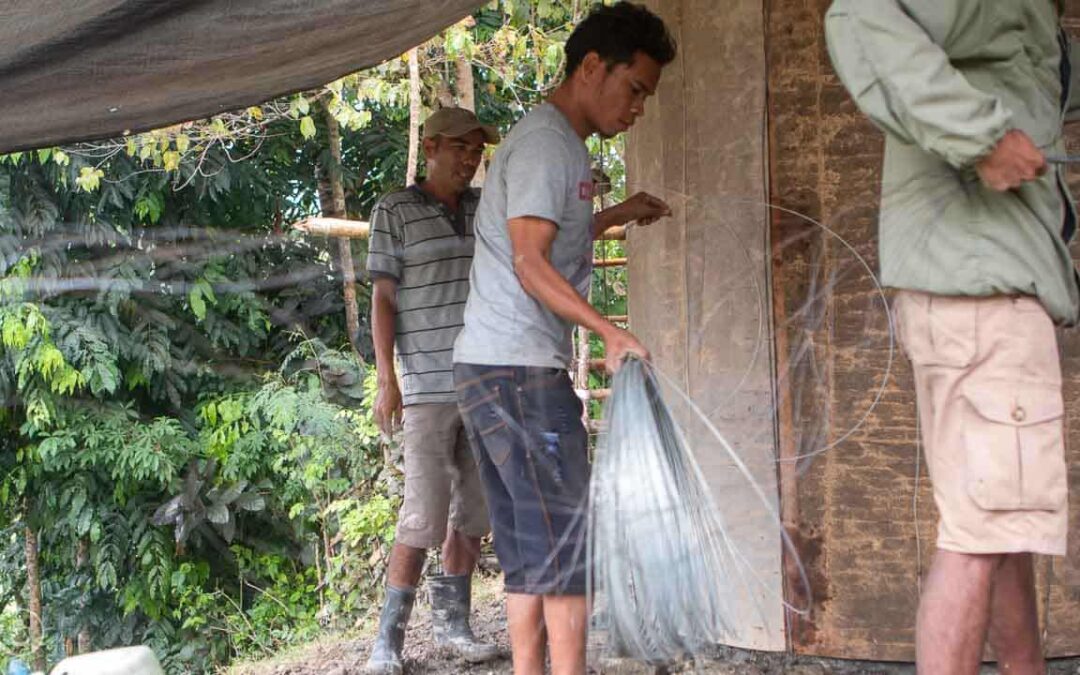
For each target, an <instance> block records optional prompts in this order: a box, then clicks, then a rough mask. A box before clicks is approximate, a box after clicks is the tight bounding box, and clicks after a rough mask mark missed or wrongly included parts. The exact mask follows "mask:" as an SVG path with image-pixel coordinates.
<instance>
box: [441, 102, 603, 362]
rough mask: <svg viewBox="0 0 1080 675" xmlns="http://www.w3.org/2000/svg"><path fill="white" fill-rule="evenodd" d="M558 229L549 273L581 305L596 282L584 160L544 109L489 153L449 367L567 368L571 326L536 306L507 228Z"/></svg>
mask: <svg viewBox="0 0 1080 675" xmlns="http://www.w3.org/2000/svg"><path fill="white" fill-rule="evenodd" d="M523 216H534V217H536V218H543V219H545V220H550V221H552V222H553V223H555V224H556V225H557V226H558V233H557V234H556V236H555V241H554V242H553V243H552V246H551V264H552V265H553V266H554V267H555V269H556V270H558V272H559V274H561V275H562V276H563V277H564V278H566V280H567V281H569V282H570V284H571V285H573V286H574V287H575V288H576V289H577V291H578V292H579V293H581V295H582V297H585V296H586V295H587V294H588V292H589V284H590V282H591V280H592V257H593V247H592V222H593V181H592V172H591V169H590V162H589V151H588V149H587V148H586V147H585V143H584V142H583V141H582V140H581V138H580V137H579V136H578V135H577V133H575V132H574V129H573V127H571V126H570V122H569V121H568V120H567V119H566V117H565V116H564V115H563V114H562V113H561V112H560V111H559V109H558V108H556V107H555V106H553V105H551V104H550V103H547V104H544V105H541V106H540V107H538V108H535V109H534V110H533V111H532V112H530V113H529V114H528V115H526V116H525V118H524V119H522V120H521V121H520V122H518V123H517V124H516V125H514V128H513V129H511V130H510V134H509V135H508V136H507V137H506V140H505V141H503V143H502V145H501V146H499V149H498V150H497V151H496V152H495V157H494V158H493V160H492V162H491V167H490V168H489V170H488V174H487V179H486V180H485V181H484V190H483V195H482V196H481V198H480V206H479V207H478V209H477V212H476V223H475V231H476V253H475V257H474V258H473V266H472V272H471V274H470V277H469V285H470V292H469V299H468V302H467V303H466V305H465V327H464V328H462V330H461V333H460V334H459V335H458V338H457V341H456V342H455V343H454V362H455V363H473V364H479V365H491V366H537V367H541V368H567V367H568V366H569V364H570V360H571V358H572V355H573V349H572V346H571V333H572V330H573V326H571V325H570V324H569V323H568V322H566V321H564V320H563V319H561V318H559V317H558V316H556V315H555V314H554V313H552V312H551V311H550V310H548V309H547V308H546V307H544V306H543V305H541V304H540V303H539V302H538V301H536V300H534V299H533V298H532V297H531V296H530V295H529V294H527V293H526V292H525V289H523V288H522V287H521V282H519V281H518V278H517V276H516V275H515V274H514V263H513V251H512V247H511V245H510V235H509V232H508V230H507V227H506V223H507V221H508V220H510V219H512V218H520V217H523Z"/></svg>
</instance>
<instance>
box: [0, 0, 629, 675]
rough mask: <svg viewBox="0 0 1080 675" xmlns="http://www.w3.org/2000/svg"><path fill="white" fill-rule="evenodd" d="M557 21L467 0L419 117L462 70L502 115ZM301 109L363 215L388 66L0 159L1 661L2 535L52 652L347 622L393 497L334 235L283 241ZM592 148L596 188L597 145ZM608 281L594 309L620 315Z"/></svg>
mask: <svg viewBox="0 0 1080 675" xmlns="http://www.w3.org/2000/svg"><path fill="white" fill-rule="evenodd" d="M584 9H585V3H580V6H579V3H576V2H574V3H572V2H570V0H537V1H536V2H532V3H530V2H525V1H524V0H514V1H511V0H503V1H502V2H493V3H491V4H490V5H489V6H487V7H485V8H484V9H482V10H480V11H479V12H477V13H476V14H475V15H474V16H473V17H471V18H470V19H467V20H465V21H463V22H461V23H459V24H457V25H455V26H453V27H451V28H450V29H448V30H447V31H446V32H445V33H444V34H443V35H441V36H439V37H437V38H435V39H433V40H431V41H429V42H428V43H426V44H425V45H422V46H421V47H420V56H421V59H420V60H421V71H422V77H423V92H424V93H423V97H424V100H425V101H427V102H428V103H429V106H428V109H430V108H431V107H433V106H434V105H435V101H436V100H437V99H439V98H440V97H441V96H442V94H443V92H444V91H445V90H447V89H453V87H454V86H456V82H455V79H456V77H457V75H456V70H455V68H454V67H453V65H454V64H455V63H456V62H457V61H459V60H468V61H469V62H471V63H472V65H473V73H474V76H475V79H476V94H477V97H476V100H477V105H478V108H479V114H480V116H481V117H482V118H484V119H485V120H486V121H490V122H492V123H495V124H497V125H499V126H501V127H502V128H503V129H504V130H506V129H508V128H509V126H510V125H511V124H512V123H513V122H514V121H516V119H518V118H519V117H520V116H521V115H522V114H523V113H524V112H525V110H526V109H527V108H529V107H531V106H532V105H535V104H536V103H538V102H539V101H540V100H541V99H542V98H543V96H544V95H545V94H546V92H548V91H549V90H550V89H551V88H552V87H553V86H554V85H555V84H557V82H558V81H559V78H560V76H561V75H560V72H559V69H560V68H561V49H560V47H561V43H562V40H564V39H565V37H566V35H568V33H569V30H570V27H571V25H572V23H573V21H574V20H575V19H576V18H579V17H575V16H574V12H575V11H577V12H578V13H579V15H580V13H581V12H583V11H584ZM327 113H328V114H329V115H331V116H332V117H333V118H334V119H335V120H336V121H337V122H338V124H339V125H340V127H341V136H342V143H343V148H342V162H341V166H340V167H335V168H340V170H341V176H342V182H343V185H344V189H345V195H346V206H347V210H348V211H349V213H350V215H351V216H352V217H358V218H363V217H364V216H365V215H366V214H368V213H369V212H370V209H371V207H372V205H373V204H374V202H375V200H376V199H377V198H378V197H379V196H380V195H382V194H384V193H385V192H387V191H388V190H390V189H392V188H396V187H399V186H400V183H401V182H402V179H403V177H404V175H405V165H406V161H407V155H408V148H407V142H406V139H407V129H408V121H409V113H408V71H407V68H406V63H405V61H404V60H402V59H398V58H396V59H391V60H390V61H388V62H386V63H384V64H381V65H379V66H377V67H375V68H372V69H369V70H367V71H364V72H362V73H357V74H353V75H350V76H348V77H345V78H342V79H341V80H338V81H336V82H332V83H330V84H328V85H326V86H325V87H321V88H318V89H316V90H312V91H307V92H302V93H299V94H296V95H292V96H289V97H285V98H282V99H279V100H275V101H270V102H267V103H264V104H262V105H259V106H254V107H251V108H248V109H247V110H244V111H240V112H235V113H229V114H224V115H219V116H216V117H214V118H211V119H209V120H202V121H195V122H188V123H184V124H180V125H176V126H173V127H170V128H167V129H161V130H156V131H151V132H147V133H144V134H137V135H128V136H124V137H122V138H117V139H112V140H104V141H96V142H94V143H92V144H81V145H76V146H72V147H65V148H62V149H61V148H45V149H41V150H37V151H34V152H25V153H17V154H13V155H8V156H6V157H0V343H2V345H3V348H2V350H0V398H2V400H4V401H5V405H4V406H2V407H0V506H2V507H3V508H2V510H0V514H2V515H0V608H2V611H0V650H2V651H4V652H5V653H9V652H10V653H19V654H25V653H26V648H27V645H26V632H25V612H26V610H25V607H26V597H25V590H26V589H25V584H26V580H25V579H26V575H25V560H24V557H23V555H24V549H23V545H24V541H23V538H22V537H23V533H24V532H25V530H26V528H27V527H29V528H32V529H34V530H35V531H36V532H37V533H38V536H39V539H40V542H39V548H40V554H41V565H40V572H41V576H42V584H41V586H42V588H41V590H42V597H43V604H44V616H43V620H44V625H45V633H46V642H47V644H48V647H49V654H50V657H51V658H56V657H59V656H60V655H61V650H62V645H63V641H64V640H65V639H66V638H70V637H72V636H73V635H75V634H76V633H77V632H78V631H79V630H81V629H82V628H86V627H89V628H90V629H91V632H92V638H93V644H94V646H95V647H97V648H103V647H110V646H119V645H125V644H134V643H139V642H145V643H148V644H150V645H151V646H152V647H153V648H154V650H155V652H156V653H157V654H158V656H159V658H161V660H162V662H163V664H164V665H165V667H166V670H167V672H169V673H199V672H210V671H212V670H214V669H215V668H216V667H217V666H218V665H220V664H222V663H224V662H226V661H228V660H229V659H231V658H234V657H236V656H238V655H240V656H254V655H259V654H267V653H272V652H274V651H276V650H278V649H280V648H281V647H283V646H284V645H287V644H289V643H292V642H295V641H299V640H306V639H309V638H310V637H312V636H313V635H314V634H315V633H316V632H317V631H318V630H320V629H321V628H323V627H326V626H336V627H342V626H349V625H352V624H353V623H354V622H355V620H356V619H357V618H358V617H359V616H361V615H364V614H366V613H369V612H372V611H374V609H375V608H374V607H372V605H371V599H372V597H373V596H374V595H375V593H376V592H377V590H378V587H379V586H380V585H381V581H382V574H383V567H382V565H383V564H384V563H383V561H385V559H386V556H387V553H388V550H389V546H390V544H391V542H392V539H393V533H394V526H395V518H396V512H397V508H398V505H399V497H398V496H397V494H398V492H399V490H398V489H397V487H396V486H395V485H394V483H395V481H396V477H395V476H394V472H393V470H392V469H390V468H389V467H388V468H384V467H383V449H382V447H381V442H380V439H379V435H378V432H377V430H376V427H375V425H374V423H373V421H372V419H371V415H370V400H371V394H372V390H373V386H372V384H373V382H374V373H373V372H372V369H371V368H370V367H369V366H367V365H366V363H365V362H364V361H363V360H362V359H364V358H369V357H370V354H362V355H359V357H358V355H356V354H354V353H352V350H351V347H350V346H349V342H348V340H347V338H346V334H345V330H344V326H343V314H344V312H343V311H342V310H343V307H342V299H341V284H340V272H339V271H338V270H337V269H336V259H337V256H336V247H331V246H329V243H330V242H325V241H318V240H307V239H304V238H302V237H300V236H297V235H293V234H291V233H289V232H288V231H287V224H288V223H291V222H294V221H296V220H299V219H301V218H303V217H306V216H310V215H314V214H317V213H318V212H319V208H320V204H319V195H320V187H325V186H321V185H320V182H319V178H318V176H319V175H320V174H325V169H326V167H327V162H328V148H327V145H326V143H327V138H328V134H327V133H326V126H325V124H326V117H325V116H326V114H327ZM591 149H592V151H593V152H594V154H596V155H598V156H601V157H603V165H604V169H605V171H607V173H608V174H609V175H610V176H611V177H612V179H613V182H614V183H615V184H616V191H618V190H621V189H622V167H621V161H620V159H619V154H620V152H621V149H620V147H619V146H618V143H617V142H616V143H608V144H604V145H600V146H596V147H592V148H591ZM318 168H322V169H323V171H318V170H317V169H318ZM606 246H608V247H609V248H608V249H607V253H608V254H609V255H612V256H616V255H621V248H619V247H618V245H617V244H607V245H606ZM362 249H363V246H362V245H359V246H357V251H356V252H355V254H354V258H355V259H356V260H357V262H358V263H359V264H362V262H363V260H364V256H363V250H362ZM610 274H613V275H618V274H620V273H618V272H610ZM613 278H614V281H613V282H611V281H610V280H609V283H605V284H602V283H601V281H600V277H598V278H597V279H598V280H597V286H596V288H594V298H598V297H601V296H603V298H604V299H603V305H604V309H605V311H607V312H608V313H625V283H624V280H621V279H622V278H621V277H613ZM620 284H622V285H621V286H620ZM605 288H606V289H608V290H610V289H615V292H614V295H613V296H611V297H609V295H610V294H609V295H603V294H602V293H601V290H603V289H605ZM358 291H359V296H360V298H359V302H360V304H361V307H360V308H359V309H360V314H361V316H366V315H367V309H368V302H369V295H368V290H367V288H366V287H365V286H364V285H363V284H361V285H360V287H359V288H358ZM606 292H607V291H605V293H606ZM368 332H369V331H368V327H367V326H366V325H362V326H361V336H360V340H361V343H365V344H366V343H368V342H369V340H368V339H367V337H368Z"/></svg>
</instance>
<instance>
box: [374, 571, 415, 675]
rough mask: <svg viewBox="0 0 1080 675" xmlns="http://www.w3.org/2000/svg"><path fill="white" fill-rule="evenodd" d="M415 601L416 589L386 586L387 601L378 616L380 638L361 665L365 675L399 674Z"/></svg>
mask: <svg viewBox="0 0 1080 675" xmlns="http://www.w3.org/2000/svg"><path fill="white" fill-rule="evenodd" d="M415 600H416V590H415V589H412V588H408V589H405V588H395V587H393V586H387V587H386V602H385V604H384V605H383V609H382V614H380V615H379V635H378V637H376V638H375V646H374V647H372V649H371V656H369V657H368V662H367V665H366V666H364V672H365V673H367V674H368V675H401V672H402V665H401V650H402V648H403V647H404V646H405V626H407V625H408V623H409V615H410V614H412V608H413V602H414V601H415Z"/></svg>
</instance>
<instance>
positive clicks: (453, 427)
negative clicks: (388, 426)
mask: <svg viewBox="0 0 1080 675" xmlns="http://www.w3.org/2000/svg"><path fill="white" fill-rule="evenodd" d="M404 427H405V429H404V440H403V443H404V448H405V500H404V502H403V503H402V505H401V511H400V512H399V513H398V524H397V541H398V543H401V544H405V545H406V546H412V547H413V548H433V547H436V546H440V545H441V544H442V543H443V540H444V539H445V538H446V528H447V523H449V526H450V527H452V528H454V529H455V530H457V531H458V532H460V533H462V534H464V535H466V536H469V537H482V536H484V535H485V534H487V533H488V531H489V530H490V527H489V525H488V515H487V505H486V503H485V502H484V490H483V488H482V487H481V485H480V475H479V474H478V473H477V471H476V462H475V461H474V460H473V456H472V450H471V449H470V447H469V441H468V438H467V437H466V435H465V426H464V425H463V424H462V421H461V413H459V412H458V406H457V403H456V402H451V403H421V404H416V405H409V406H405V410H404Z"/></svg>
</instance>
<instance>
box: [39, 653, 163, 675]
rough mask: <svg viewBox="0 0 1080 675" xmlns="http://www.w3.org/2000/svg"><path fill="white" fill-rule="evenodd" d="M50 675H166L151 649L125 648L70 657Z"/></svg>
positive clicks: (57, 665) (59, 664)
mask: <svg viewBox="0 0 1080 675" xmlns="http://www.w3.org/2000/svg"><path fill="white" fill-rule="evenodd" d="M49 675H165V671H163V670H162V669H161V664H160V663H158V660H157V657H156V656H154V652H152V651H150V648H149V647H145V646H140V647H123V648H121V649H108V650H105V651H103V652H93V653H90V654H81V655H79V656H69V657H68V658H66V659H64V660H63V661H61V662H60V663H58V664H56V667H55V668H53V669H52V671H51V672H50V673H49Z"/></svg>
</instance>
